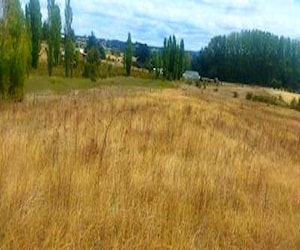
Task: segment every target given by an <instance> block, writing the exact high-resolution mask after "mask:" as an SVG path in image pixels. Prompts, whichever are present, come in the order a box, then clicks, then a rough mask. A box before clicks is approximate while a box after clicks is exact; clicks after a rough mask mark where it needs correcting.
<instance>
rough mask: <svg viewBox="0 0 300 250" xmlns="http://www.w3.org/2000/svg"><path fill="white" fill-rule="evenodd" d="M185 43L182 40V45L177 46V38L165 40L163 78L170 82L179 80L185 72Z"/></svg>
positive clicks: (172, 37)
mask: <svg viewBox="0 0 300 250" xmlns="http://www.w3.org/2000/svg"><path fill="white" fill-rule="evenodd" d="M184 54H185V52H184V41H183V40H181V42H180V45H178V44H177V41H176V37H175V36H174V35H173V36H170V37H169V39H167V38H165V40H164V46H163V52H162V62H163V76H164V78H166V79H168V80H178V79H180V78H181V76H182V73H183V71H184V60H185V56H184Z"/></svg>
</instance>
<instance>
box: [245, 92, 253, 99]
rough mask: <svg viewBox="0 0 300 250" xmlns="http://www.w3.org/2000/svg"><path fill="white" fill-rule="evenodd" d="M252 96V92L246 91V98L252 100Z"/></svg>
mask: <svg viewBox="0 0 300 250" xmlns="http://www.w3.org/2000/svg"><path fill="white" fill-rule="evenodd" d="M252 97H253V93H252V92H248V93H247V94H246V100H252Z"/></svg>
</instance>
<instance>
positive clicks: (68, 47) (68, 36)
mask: <svg viewBox="0 0 300 250" xmlns="http://www.w3.org/2000/svg"><path fill="white" fill-rule="evenodd" d="M72 21H73V12H72V8H71V5H70V0H66V7H65V40H64V42H65V73H66V77H70V76H71V77H72V75H73V61H74V51H75V49H74V41H73V39H72V34H73V30H72Z"/></svg>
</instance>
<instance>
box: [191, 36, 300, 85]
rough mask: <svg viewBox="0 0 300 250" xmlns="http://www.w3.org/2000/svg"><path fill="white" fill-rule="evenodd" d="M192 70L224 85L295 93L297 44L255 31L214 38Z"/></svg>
mask: <svg viewBox="0 0 300 250" xmlns="http://www.w3.org/2000/svg"><path fill="white" fill-rule="evenodd" d="M192 67H193V69H195V70H197V71H198V72H199V73H200V75H202V76H208V77H211V78H215V77H218V78H219V79H221V80H224V81H230V82H243V83H248V84H259V85H263V86H269V87H276V88H286V89H292V90H299V89H300V42H299V41H297V40H291V39H289V38H284V37H278V36H275V35H273V34H271V33H269V32H263V31H259V30H251V31H248V30H245V31H241V32H239V33H232V34H230V35H228V36H217V37H214V38H213V39H212V40H211V41H210V43H209V44H208V46H207V47H205V48H204V49H202V50H201V51H200V52H199V55H198V56H197V57H196V58H195V59H194V60H193V62H192Z"/></svg>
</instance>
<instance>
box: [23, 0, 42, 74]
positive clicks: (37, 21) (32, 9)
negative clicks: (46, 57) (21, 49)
mask: <svg viewBox="0 0 300 250" xmlns="http://www.w3.org/2000/svg"><path fill="white" fill-rule="evenodd" d="M25 10H26V19H27V25H28V31H29V36H30V40H31V66H32V68H34V69H37V68H38V63H39V54H40V50H41V38H42V14H41V7H40V2H39V0H30V1H29V3H28V5H26V7H25Z"/></svg>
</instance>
